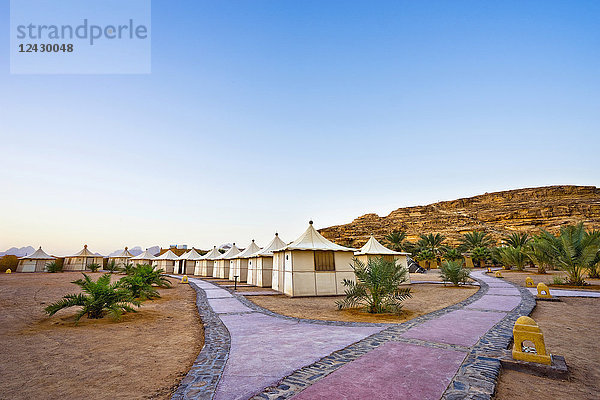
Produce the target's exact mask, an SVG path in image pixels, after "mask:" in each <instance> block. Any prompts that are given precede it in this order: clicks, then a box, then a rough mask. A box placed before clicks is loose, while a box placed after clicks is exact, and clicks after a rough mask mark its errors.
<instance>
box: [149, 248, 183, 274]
mask: <svg viewBox="0 0 600 400" xmlns="http://www.w3.org/2000/svg"><path fill="white" fill-rule="evenodd" d="M178 259H179V257H177V254H175V253H173V252H172V251H171V250H167V251H166V252H165V253H163V254H162V255H160V256H158V257H156V258H155V259H154V260H153V261H152V266H154V267H155V268H158V269H162V270H163V271H165V273H167V274H172V273H173V271H174V269H175V262H176V261H177V260H178Z"/></svg>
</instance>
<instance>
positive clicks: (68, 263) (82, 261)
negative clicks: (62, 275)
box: [63, 244, 104, 271]
mask: <svg viewBox="0 0 600 400" xmlns="http://www.w3.org/2000/svg"><path fill="white" fill-rule="evenodd" d="M91 264H98V265H99V266H100V268H102V264H104V257H103V256H102V255H100V254H96V253H93V252H91V251H90V250H89V249H88V247H87V244H86V245H84V246H83V250H81V251H80V252H79V253H76V254H73V255H71V256H66V257H65V262H64V264H63V271H85V270H87V269H89V266H90V265H91Z"/></svg>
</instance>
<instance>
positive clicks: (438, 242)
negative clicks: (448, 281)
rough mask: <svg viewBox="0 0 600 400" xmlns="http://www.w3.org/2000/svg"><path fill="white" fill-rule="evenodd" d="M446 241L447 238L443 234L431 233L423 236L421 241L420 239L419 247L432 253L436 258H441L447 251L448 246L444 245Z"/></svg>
mask: <svg viewBox="0 0 600 400" xmlns="http://www.w3.org/2000/svg"><path fill="white" fill-rule="evenodd" d="M444 240H446V237H445V236H444V235H442V234H441V233H435V234H433V233H429V234H427V235H421V239H419V242H418V243H417V245H418V246H419V248H421V249H426V250H429V251H431V252H432V253H433V254H434V255H435V256H436V257H440V256H441V255H442V253H443V252H444V251H445V250H446V246H444V245H443V242H444Z"/></svg>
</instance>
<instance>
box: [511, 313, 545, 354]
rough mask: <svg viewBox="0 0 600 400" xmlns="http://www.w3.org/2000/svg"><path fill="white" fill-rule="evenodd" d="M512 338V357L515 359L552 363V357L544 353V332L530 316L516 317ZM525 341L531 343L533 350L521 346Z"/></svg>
mask: <svg viewBox="0 0 600 400" xmlns="http://www.w3.org/2000/svg"><path fill="white" fill-rule="evenodd" d="M513 338H514V345H513V349H512V357H513V358H514V359H515V360H520V361H527V362H535V363H540V364H547V365H552V357H551V356H550V355H549V354H547V353H546V345H545V344H544V334H543V333H542V330H541V329H540V327H539V326H538V324H537V323H536V322H535V321H534V320H533V319H532V318H530V317H526V316H522V317H519V319H517V322H515V326H514V328H513ZM525 341H530V342H531V343H533V345H534V349H533V350H535V352H532V349H531V348H529V347H524V346H523V343H524V342H525Z"/></svg>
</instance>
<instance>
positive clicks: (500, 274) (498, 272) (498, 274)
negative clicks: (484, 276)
mask: <svg viewBox="0 0 600 400" xmlns="http://www.w3.org/2000/svg"><path fill="white" fill-rule="evenodd" d="M494 275H495V276H496V278H502V273H501V272H500V271H496V273H495V274H494Z"/></svg>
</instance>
